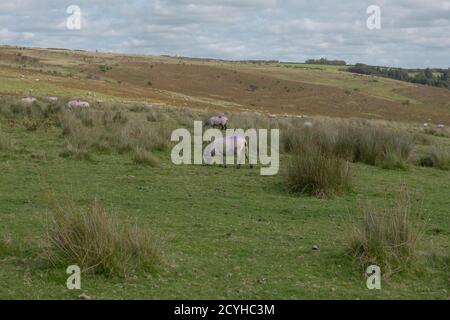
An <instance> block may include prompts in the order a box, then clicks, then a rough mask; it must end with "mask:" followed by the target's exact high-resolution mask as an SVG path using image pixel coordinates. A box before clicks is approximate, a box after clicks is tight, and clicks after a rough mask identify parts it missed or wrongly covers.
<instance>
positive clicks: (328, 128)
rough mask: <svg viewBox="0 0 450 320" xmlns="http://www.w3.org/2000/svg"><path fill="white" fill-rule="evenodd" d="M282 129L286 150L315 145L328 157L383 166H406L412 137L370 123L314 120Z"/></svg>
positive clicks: (388, 167)
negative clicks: (311, 125)
mask: <svg viewBox="0 0 450 320" xmlns="http://www.w3.org/2000/svg"><path fill="white" fill-rule="evenodd" d="M283 131H284V132H282V139H283V140H282V143H283V147H284V150H285V151H286V152H294V151H295V150H296V149H298V148H299V147H304V146H313V147H317V146H318V147H319V148H320V149H321V150H322V151H323V152H324V153H326V154H327V155H328V156H329V157H338V158H342V159H345V160H348V161H350V162H361V163H365V164H368V165H372V166H379V167H382V168H386V169H394V168H406V167H407V161H408V159H409V157H410V155H411V152H412V150H413V141H412V138H411V137H409V135H407V134H406V133H403V132H399V131H396V130H390V129H385V128H381V127H376V126H372V125H368V124H365V125H356V124H351V123H348V122H347V123H339V124H335V123H326V122H323V123H317V124H316V125H315V126H313V127H305V126H302V125H300V126H297V127H293V126H290V127H287V128H286V129H284V130H283Z"/></svg>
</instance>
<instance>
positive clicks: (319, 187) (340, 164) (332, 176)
mask: <svg viewBox="0 0 450 320" xmlns="http://www.w3.org/2000/svg"><path fill="white" fill-rule="evenodd" d="M284 181H285V186H286V188H287V190H288V191H289V192H292V193H303V194H308V195H312V196H317V197H333V196H336V195H340V194H343V193H346V192H348V191H350V190H351V186H352V179H351V173H350V166H349V164H348V162H347V161H345V160H343V159H339V158H337V157H335V156H330V155H329V154H328V153H326V152H324V151H323V150H321V149H320V148H319V147H306V148H298V149H297V150H296V152H295V154H294V155H293V157H292V158H291V159H290V161H289V162H288V164H287V168H286V172H285V177H284Z"/></svg>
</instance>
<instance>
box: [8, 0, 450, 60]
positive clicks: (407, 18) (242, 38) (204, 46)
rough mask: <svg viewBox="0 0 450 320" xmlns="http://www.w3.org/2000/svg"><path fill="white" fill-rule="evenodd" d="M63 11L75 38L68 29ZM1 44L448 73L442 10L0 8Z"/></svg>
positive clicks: (158, 4)
mask: <svg viewBox="0 0 450 320" xmlns="http://www.w3.org/2000/svg"><path fill="white" fill-rule="evenodd" d="M70 5H77V6H78V7H79V8H80V9H81V29H80V30H69V29H68V28H67V19H68V17H69V16H70V14H68V13H67V8H68V7H69V6H70ZM370 5H378V6H379V7H380V9H381V29H379V30H377V29H375V30H370V29H368V28H367V24H366V21H367V19H368V17H369V14H367V12H366V11H367V8H368V7H369V6H370ZM0 44H9V45H23V46H34V47H61V48H69V49H84V50H99V51H112V52H124V53H143V54H156V55H159V54H170V55H182V56H192V57H209V58H224V59H239V60H240V59H276V60H282V61H300V62H302V61H304V60H305V59H307V58H320V57H327V58H330V59H343V60H346V61H347V62H350V63H356V62H364V63H368V64H376V65H389V66H401V67H428V66H430V67H445V68H448V67H450V0H334V1H331V0H318V1H310V0H308V1H307V0H165V1H164V0H149V1H144V0H125V1H124V0H104V1H103V0H70V1H66V0H14V1H6V0H2V1H1V3H0Z"/></svg>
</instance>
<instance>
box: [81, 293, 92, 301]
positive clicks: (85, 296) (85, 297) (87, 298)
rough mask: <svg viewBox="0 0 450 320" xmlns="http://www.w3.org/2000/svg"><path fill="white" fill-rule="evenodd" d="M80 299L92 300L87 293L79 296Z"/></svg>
mask: <svg viewBox="0 0 450 320" xmlns="http://www.w3.org/2000/svg"><path fill="white" fill-rule="evenodd" d="M78 299H80V300H91V297H90V296H88V295H87V294H86V293H82V294H80V295H79V296H78Z"/></svg>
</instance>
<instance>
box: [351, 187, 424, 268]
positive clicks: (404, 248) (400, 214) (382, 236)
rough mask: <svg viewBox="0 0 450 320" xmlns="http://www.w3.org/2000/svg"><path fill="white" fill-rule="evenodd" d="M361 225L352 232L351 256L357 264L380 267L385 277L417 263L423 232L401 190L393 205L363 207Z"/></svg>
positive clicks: (416, 213)
mask: <svg viewBox="0 0 450 320" xmlns="http://www.w3.org/2000/svg"><path fill="white" fill-rule="evenodd" d="M361 211H362V215H363V222H362V224H361V225H359V226H357V227H356V228H355V236H354V238H353V240H352V244H351V247H352V254H353V256H354V257H355V258H357V259H358V260H359V261H360V263H361V264H362V265H363V266H364V267H367V266H369V265H373V264H375V265H378V266H380V267H381V268H382V269H383V270H384V273H385V274H387V275H388V274H391V273H393V272H398V271H405V270H408V268H409V267H411V266H412V265H413V264H414V263H415V262H416V259H417V255H418V254H417V247H418V241H419V239H420V236H421V232H422V231H423V221H422V220H421V219H422V218H423V217H422V216H421V213H420V209H418V208H416V205H414V204H413V203H412V200H411V196H410V194H409V193H408V192H407V191H406V190H405V189H404V188H403V189H402V190H400V192H399V196H398V198H397V199H396V202H395V204H394V205H392V206H390V207H380V206H379V205H374V204H366V205H364V206H363V208H362V209H361Z"/></svg>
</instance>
